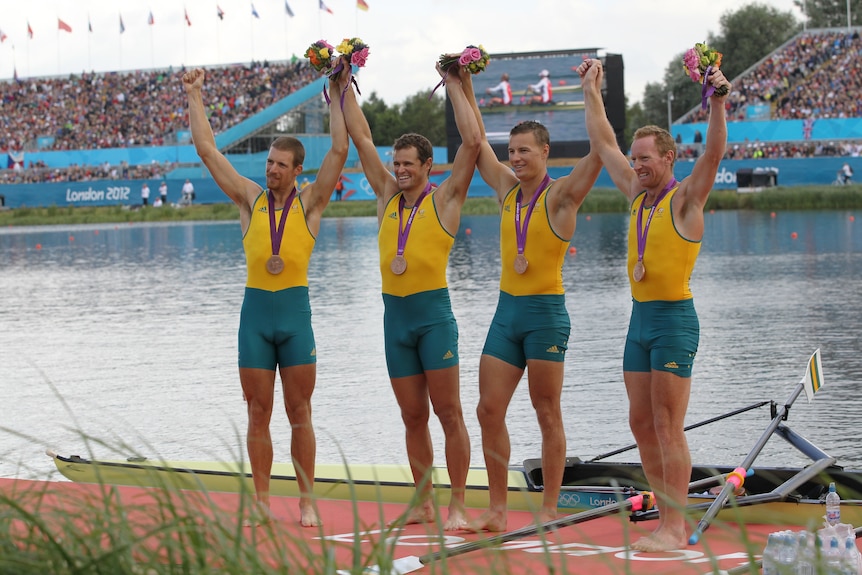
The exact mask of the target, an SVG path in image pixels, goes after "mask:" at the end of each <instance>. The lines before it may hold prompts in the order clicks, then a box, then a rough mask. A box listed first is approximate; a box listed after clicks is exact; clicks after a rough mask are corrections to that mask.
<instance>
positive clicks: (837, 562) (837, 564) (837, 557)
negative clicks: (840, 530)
mask: <svg viewBox="0 0 862 575" xmlns="http://www.w3.org/2000/svg"><path fill="white" fill-rule="evenodd" d="M843 555H844V553H843V551H842V549H841V548H840V547H839V546H838V538H837V537H833V538H832V540H831V541H830V542H829V546H828V547H826V548H824V549H823V567H824V569H823V570H822V573H824V575H842V572H843V565H842V563H843V561H842V559H843Z"/></svg>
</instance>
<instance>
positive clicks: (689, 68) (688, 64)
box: [682, 48, 701, 82]
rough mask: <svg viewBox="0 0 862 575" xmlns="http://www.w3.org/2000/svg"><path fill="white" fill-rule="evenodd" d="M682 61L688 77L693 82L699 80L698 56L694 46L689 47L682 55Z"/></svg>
mask: <svg viewBox="0 0 862 575" xmlns="http://www.w3.org/2000/svg"><path fill="white" fill-rule="evenodd" d="M682 62H683V65H684V66H685V69H686V72H688V76H689V78H691V79H692V80H693V81H695V82H700V78H701V75H700V56H698V54H697V51H696V50H695V49H694V48H689V49H688V50H687V51H686V53H685V56H683V58H682Z"/></svg>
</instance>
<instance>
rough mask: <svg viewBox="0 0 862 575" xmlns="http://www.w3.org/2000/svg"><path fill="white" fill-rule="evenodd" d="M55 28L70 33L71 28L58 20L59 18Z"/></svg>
mask: <svg viewBox="0 0 862 575" xmlns="http://www.w3.org/2000/svg"><path fill="white" fill-rule="evenodd" d="M57 28H59V29H60V30H65V31H66V32H71V31H72V27H71V26H69V25H68V24H66V23H65V22H63V21H62V20H60V19H59V18H57Z"/></svg>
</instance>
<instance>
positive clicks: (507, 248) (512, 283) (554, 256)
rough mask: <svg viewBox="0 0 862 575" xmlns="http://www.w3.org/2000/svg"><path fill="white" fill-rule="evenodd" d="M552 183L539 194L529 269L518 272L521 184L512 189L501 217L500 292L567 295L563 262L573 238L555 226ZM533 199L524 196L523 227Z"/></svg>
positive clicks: (529, 235)
mask: <svg viewBox="0 0 862 575" xmlns="http://www.w3.org/2000/svg"><path fill="white" fill-rule="evenodd" d="M552 185H553V182H551V184H550V185H548V187H546V188H545V189H544V191H543V192H542V193H541V194H539V198H538V199H537V200H536V206H535V207H534V208H533V215H532V216H531V217H530V224H529V226H528V227H527V242H526V244H525V246H524V256H525V257H526V258H527V263H528V266H527V271H526V272H524V273H523V274H519V273H517V272H515V257H516V256H517V255H518V243H517V235H516V233H515V205H516V202H515V199H516V196H517V193H518V190H519V189H520V184H519V185H517V186H515V187H514V188H512V189H511V190H510V191H509V193H508V194H507V195H506V199H505V200H504V201H503V211H502V217H501V218H500V254H501V258H502V264H503V272H502V273H501V274H500V291H504V292H506V293H507V294H510V295H516V296H520V295H545V294H563V293H565V289H564V288H563V263H564V262H565V259H566V251H567V250H568V247H569V240H570V239H571V238H569V239H563V238H561V237H560V236H558V235H557V233H556V232H555V231H554V230H553V228H551V221H550V217H549V215H548V206H547V199H548V191H549V190H550V189H551V186H552ZM529 203H530V198H521V227H523V225H524V218H526V217H527V208H528V206H529Z"/></svg>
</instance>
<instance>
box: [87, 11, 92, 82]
mask: <svg viewBox="0 0 862 575" xmlns="http://www.w3.org/2000/svg"><path fill="white" fill-rule="evenodd" d="M91 27H92V24H91V23H90V13H89V12H87V68H89V69H90V70H92V69H93V62H92V60H91V54H90V43H91V42H92V40H93V39H92V38H91V36H92V35H93V30H92V28H91Z"/></svg>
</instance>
